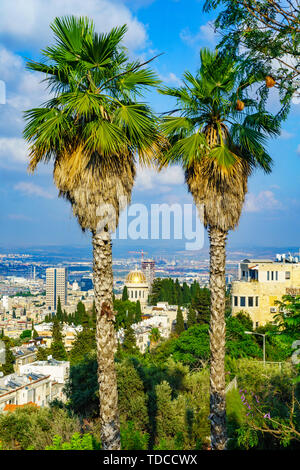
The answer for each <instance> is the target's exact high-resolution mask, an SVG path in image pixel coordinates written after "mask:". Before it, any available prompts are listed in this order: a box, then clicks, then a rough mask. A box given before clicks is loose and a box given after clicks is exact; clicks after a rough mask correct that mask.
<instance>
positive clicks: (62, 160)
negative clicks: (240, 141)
mask: <svg viewBox="0 0 300 470" xmlns="http://www.w3.org/2000/svg"><path fill="white" fill-rule="evenodd" d="M51 29H52V31H53V33H54V39H55V41H54V45H53V46H51V47H47V48H46V49H45V50H44V51H42V54H43V56H44V61H43V62H34V61H29V62H28V64H27V67H28V68H29V69H30V70H33V71H37V72H41V73H42V74H43V75H44V80H45V82H46V83H47V85H48V87H49V88H50V91H51V92H52V97H51V99H49V101H48V102H46V103H45V104H43V105H42V106H41V107H39V108H35V109H31V110H29V111H26V112H25V119H26V121H27V123H26V127H25V130H24V137H25V139H26V140H27V141H28V142H29V144H30V163H29V169H30V170H31V171H32V172H34V171H35V169H36V167H37V165H38V163H40V162H46V163H48V162H50V161H52V162H53V163H54V171H53V175H54V181H55V184H56V186H57V188H58V189H59V196H61V197H64V198H66V199H67V200H68V201H70V203H71V204H72V207H73V213H74V215H75V216H76V217H77V220H78V222H79V224H80V226H81V228H82V230H83V231H86V230H90V231H91V233H92V239H93V257H94V263H93V275H94V290H95V303H96V310H97V325H96V340H97V358H98V382H99V397H100V420H101V438H102V445H103V448H104V449H119V448H120V429H119V416H118V394H117V383H116V373H115V367H114V353H115V350H116V338H115V331H114V312H113V304H112V293H113V273H112V245H111V231H113V230H115V228H116V226H117V223H118V217H119V212H120V210H121V209H122V208H123V206H124V204H126V203H127V202H129V200H130V196H131V191H132V186H133V182H134V177H135V172H136V170H135V164H136V158H139V160H140V162H142V163H149V161H150V160H151V158H152V157H153V156H155V155H156V154H157V152H159V148H160V139H159V134H158V131H157V124H156V119H155V116H154V115H153V113H152V112H151V110H150V109H149V107H148V106H147V105H146V104H145V103H142V102H139V101H137V99H138V97H140V96H141V95H142V93H143V91H144V90H145V89H147V87H154V86H156V85H157V84H158V83H159V81H158V80H157V78H156V76H155V74H154V73H153V72H152V71H151V70H150V69H148V68H142V65H145V64H141V63H139V62H130V61H129V59H128V57H127V54H126V50H125V49H124V48H123V47H122V46H121V45H120V42H121V41H122V39H123V37H124V34H125V33H126V26H123V27H120V28H115V29H113V30H112V31H111V32H110V33H108V34H97V33H95V31H94V25H93V23H92V22H91V21H90V20H88V19H87V18H76V17H73V16H72V17H63V18H56V19H55V21H54V22H53V24H52V25H51Z"/></svg>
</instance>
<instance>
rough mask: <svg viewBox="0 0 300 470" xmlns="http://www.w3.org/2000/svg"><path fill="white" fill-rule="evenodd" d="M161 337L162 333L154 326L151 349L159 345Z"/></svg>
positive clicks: (150, 337)
mask: <svg viewBox="0 0 300 470" xmlns="http://www.w3.org/2000/svg"><path fill="white" fill-rule="evenodd" d="M160 339H161V334H160V331H159V329H158V328H152V330H151V331H150V335H149V340H150V348H149V349H150V350H151V349H152V348H153V347H154V346H156V345H157V343H158V342H159V340H160Z"/></svg>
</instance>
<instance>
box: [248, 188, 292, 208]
mask: <svg viewBox="0 0 300 470" xmlns="http://www.w3.org/2000/svg"><path fill="white" fill-rule="evenodd" d="M281 209H283V205H282V203H281V202H280V201H278V199H276V197H275V194H274V192H273V191H270V190H265V191H260V192H259V193H258V194H253V193H249V194H247V196H246V202H245V206H244V210H245V212H265V211H268V210H281Z"/></svg>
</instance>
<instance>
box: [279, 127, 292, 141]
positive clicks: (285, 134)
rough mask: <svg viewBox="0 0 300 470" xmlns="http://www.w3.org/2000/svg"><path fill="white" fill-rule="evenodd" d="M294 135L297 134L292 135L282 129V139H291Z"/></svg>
mask: <svg viewBox="0 0 300 470" xmlns="http://www.w3.org/2000/svg"><path fill="white" fill-rule="evenodd" d="M294 135H295V134H292V132H288V131H285V130H284V129H282V131H281V132H280V137H281V139H285V140H288V139H291V138H292V137H294Z"/></svg>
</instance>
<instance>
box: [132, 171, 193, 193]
mask: <svg viewBox="0 0 300 470" xmlns="http://www.w3.org/2000/svg"><path fill="white" fill-rule="evenodd" d="M182 184H184V174H183V171H182V169H181V168H180V167H179V166H171V167H169V168H166V169H164V170H162V171H160V172H157V171H155V170H153V169H146V168H141V167H139V168H138V171H137V179H136V189H138V190H140V191H144V190H153V189H155V191H156V192H160V193H165V192H169V191H171V190H172V187H173V186H177V185H182Z"/></svg>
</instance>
